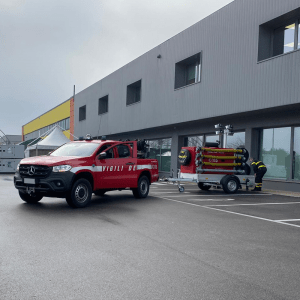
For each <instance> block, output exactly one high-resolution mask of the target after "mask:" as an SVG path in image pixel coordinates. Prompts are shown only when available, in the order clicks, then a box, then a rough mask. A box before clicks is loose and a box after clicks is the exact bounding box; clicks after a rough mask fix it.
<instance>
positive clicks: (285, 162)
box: [259, 127, 292, 179]
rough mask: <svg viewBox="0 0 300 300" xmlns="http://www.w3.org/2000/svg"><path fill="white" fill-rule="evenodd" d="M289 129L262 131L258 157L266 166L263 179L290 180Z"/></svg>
mask: <svg viewBox="0 0 300 300" xmlns="http://www.w3.org/2000/svg"><path fill="white" fill-rule="evenodd" d="M291 132H292V131H291V127H281V128H270V129H264V130H263V131H262V135H261V143H260V157H259V159H261V160H262V161H263V162H264V164H265V165H266V166H267V169H268V171H267V173H266V175H265V177H268V178H281V179H289V178H290V167H291V155H290V147H291Z"/></svg>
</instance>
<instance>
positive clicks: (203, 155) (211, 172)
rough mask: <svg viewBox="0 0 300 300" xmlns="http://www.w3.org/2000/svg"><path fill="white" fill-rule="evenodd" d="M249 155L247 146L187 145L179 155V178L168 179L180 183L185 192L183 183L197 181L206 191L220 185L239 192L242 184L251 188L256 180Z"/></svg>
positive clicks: (180, 188) (225, 190)
mask: <svg viewBox="0 0 300 300" xmlns="http://www.w3.org/2000/svg"><path fill="white" fill-rule="evenodd" d="M248 158H249V153H248V151H247V150H246V149H245V148H238V149H233V148H218V147H183V148H182V149H181V152H180V155H179V157H178V159H179V162H180V164H181V167H180V170H179V172H178V178H168V179H167V181H170V182H173V183H174V184H177V185H178V189H179V191H180V192H184V187H183V186H182V185H180V183H181V182H195V183H197V184H198V187H199V188H200V189H201V190H205V191H207V190H209V189H210V188H211V187H212V186H217V187H221V188H223V190H224V192H225V193H229V194H233V193H236V192H237V191H238V189H240V188H242V185H245V186H246V190H248V187H251V186H253V185H254V181H255V179H254V176H253V175H250V167H249V165H247V164H246V161H247V160H248Z"/></svg>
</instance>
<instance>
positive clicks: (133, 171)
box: [14, 137, 158, 208]
mask: <svg viewBox="0 0 300 300" xmlns="http://www.w3.org/2000/svg"><path fill="white" fill-rule="evenodd" d="M147 153H148V151H147V145H146V143H145V141H144V140H136V141H112V140H105V139H104V138H103V139H101V140H92V139H91V138H90V137H88V138H87V139H85V140H82V141H75V142H70V143H67V144H65V145H63V146H61V147H60V148H58V149H56V150H55V151H53V152H52V153H50V154H49V155H47V156H37V157H30V158H25V159H23V160H21V162H20V164H19V166H18V168H17V171H16V174H15V176H14V185H15V187H16V188H17V189H18V190H19V195H20V197H21V199H22V200H24V201H26V202H28V203H36V202H38V201H40V200H41V199H42V198H43V197H44V196H46V197H59V198H66V201H67V203H68V204H69V205H70V206H71V207H74V208H77V207H85V206H86V205H88V204H89V202H90V201H91V197H92V193H94V194H95V195H98V196H103V195H104V194H105V193H106V192H107V191H112V190H123V189H126V188H129V189H131V190H132V192H133V195H134V196H135V197H136V198H145V197H147V195H148V193H149V186H150V184H151V183H152V182H155V181H158V162H157V160H156V159H149V158H147Z"/></svg>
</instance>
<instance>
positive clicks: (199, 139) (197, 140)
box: [187, 135, 203, 147]
mask: <svg viewBox="0 0 300 300" xmlns="http://www.w3.org/2000/svg"><path fill="white" fill-rule="evenodd" d="M202 146H203V135H198V136H189V137H187V147H202Z"/></svg>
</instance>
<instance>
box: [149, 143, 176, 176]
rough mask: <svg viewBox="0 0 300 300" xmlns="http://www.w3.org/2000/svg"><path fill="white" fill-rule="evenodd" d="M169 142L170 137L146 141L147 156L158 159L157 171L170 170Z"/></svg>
mask: <svg viewBox="0 0 300 300" xmlns="http://www.w3.org/2000/svg"><path fill="white" fill-rule="evenodd" d="M171 143H172V139H160V140H151V141H148V144H149V151H150V154H149V158H155V159H157V160H158V171H160V172H170V171H171Z"/></svg>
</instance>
